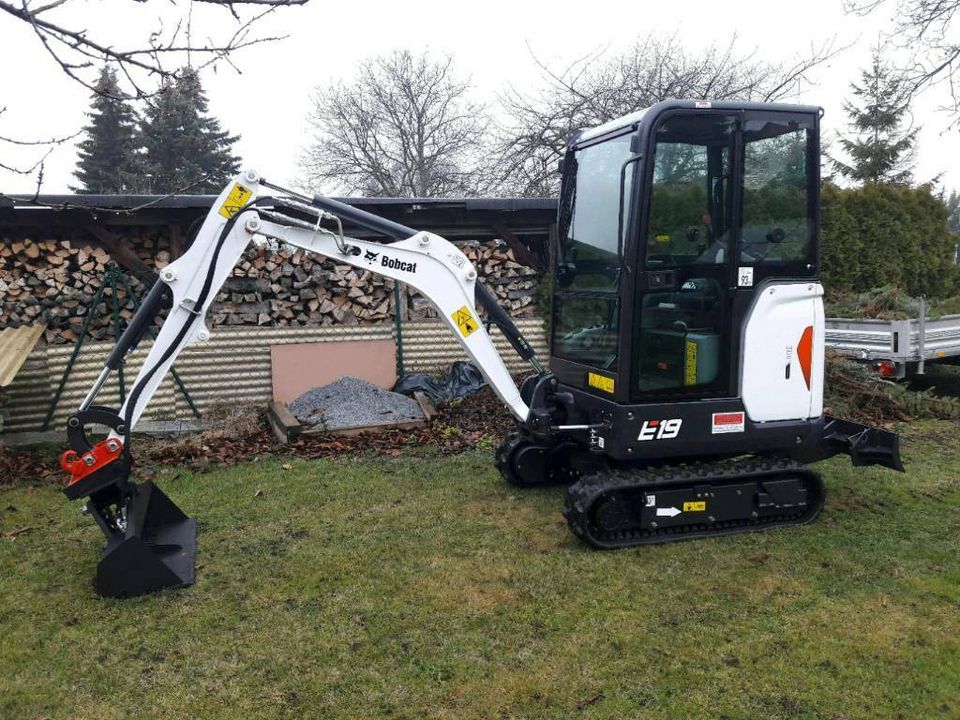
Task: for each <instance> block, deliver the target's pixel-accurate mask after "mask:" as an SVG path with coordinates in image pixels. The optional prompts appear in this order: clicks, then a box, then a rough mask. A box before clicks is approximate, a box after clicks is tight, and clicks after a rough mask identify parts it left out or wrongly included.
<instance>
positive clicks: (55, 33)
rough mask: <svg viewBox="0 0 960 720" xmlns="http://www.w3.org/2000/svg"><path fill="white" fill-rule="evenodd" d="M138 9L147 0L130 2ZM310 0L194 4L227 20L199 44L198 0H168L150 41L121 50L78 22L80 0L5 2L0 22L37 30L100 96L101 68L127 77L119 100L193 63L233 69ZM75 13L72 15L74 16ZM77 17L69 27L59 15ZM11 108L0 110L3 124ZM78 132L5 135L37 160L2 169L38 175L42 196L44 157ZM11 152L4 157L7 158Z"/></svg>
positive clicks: (0, 142)
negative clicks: (276, 19)
mask: <svg viewBox="0 0 960 720" xmlns="http://www.w3.org/2000/svg"><path fill="white" fill-rule="evenodd" d="M127 2H131V3H136V4H138V5H140V4H145V3H144V2H143V0H127ZM307 2H309V0H196V3H197V4H200V5H203V6H220V7H221V8H223V11H224V13H226V14H227V17H228V18H230V22H229V23H223V22H219V23H217V27H218V28H221V30H220V32H219V34H217V35H214V36H210V35H207V34H206V32H204V35H203V37H202V39H199V38H197V37H196V35H197V33H195V32H194V28H193V24H194V0H169V2H168V3H167V4H165V5H164V8H163V10H162V11H160V12H159V13H158V14H157V16H156V17H155V18H154V19H153V22H154V24H155V28H156V29H155V30H153V31H152V32H149V33H146V37H136V38H134V39H133V40H132V41H131V42H130V43H129V44H128V45H117V44H115V43H113V42H111V41H110V40H108V39H106V38H105V37H104V35H105V32H104V31H103V30H101V29H98V28H96V27H94V28H92V29H91V28H87V27H86V26H80V25H78V24H76V20H75V18H76V16H77V13H76V12H75V10H76V8H77V7H79V6H80V5H83V3H82V2H79V0H47V1H46V2H43V1H42V0H41V1H40V2H37V1H35V0H19V1H18V2H14V1H13V0H0V18H5V19H6V20H7V21H8V22H20V23H23V24H25V25H27V26H29V28H30V29H31V30H32V31H33V33H34V35H35V36H36V38H37V41H38V42H40V43H41V44H42V46H43V48H44V49H45V50H46V51H47V53H48V54H49V56H50V57H51V59H52V60H53V61H54V62H55V63H56V64H57V65H58V66H59V67H60V69H61V70H62V71H63V72H64V74H66V75H67V77H69V78H70V79H71V80H73V81H74V82H77V83H79V84H81V85H83V86H84V87H86V88H87V89H89V90H90V91H92V92H99V90H98V89H97V79H98V78H99V76H100V72H101V70H102V69H103V67H104V66H106V65H109V66H110V67H112V68H114V69H115V70H116V71H117V72H118V74H119V75H120V77H121V78H122V79H123V81H124V83H123V86H124V87H125V88H128V89H129V90H124V91H123V92H122V94H121V95H118V99H130V98H135V99H141V98H147V97H150V96H152V95H153V94H154V93H155V92H156V91H157V89H158V88H159V87H161V85H162V84H163V83H164V82H169V81H171V80H174V79H175V78H176V76H177V73H178V71H179V69H181V68H183V67H184V66H192V67H193V68H194V69H196V70H201V69H203V68H205V67H208V66H211V65H215V64H217V63H220V62H223V63H226V64H227V65H229V66H231V67H233V68H234V69H236V65H234V63H233V60H232V55H233V53H235V52H237V51H238V50H242V49H244V48H248V47H251V46H253V45H259V44H261V43H265V42H270V41H273V40H279V39H281V36H272V35H263V34H258V33H257V31H256V26H257V24H258V23H259V21H261V20H262V19H264V18H265V17H266V16H268V15H270V14H271V13H273V12H275V11H277V10H279V9H280V8H283V7H286V6H291V5H304V4H306V3H307ZM71 11H73V12H71ZM65 17H71V18H74V20H73V22H69V21H67V20H64V19H62V18H65ZM6 110H7V108H6V107H0V121H2V120H3V117H2V116H3V113H4V112H5V111H6ZM78 134H79V133H73V134H68V135H65V136H63V137H55V138H41V139H38V138H15V137H10V136H8V135H5V134H3V133H0V149H2V148H3V147H4V146H7V149H8V150H10V149H12V148H14V147H21V148H23V147H32V148H35V149H36V154H35V155H34V157H33V159H31V160H28V161H27V162H25V163H19V164H17V163H11V162H0V169H3V170H6V171H8V172H12V173H16V174H19V175H24V176H33V177H34V178H35V180H36V185H37V188H38V192H39V187H40V185H41V184H42V182H43V163H44V160H45V159H46V157H47V156H48V155H49V154H50V153H51V152H52V151H53V150H54V149H55V148H56V147H57V146H59V145H62V144H64V143H66V142H68V141H70V140H72V139H73V138H75V137H76V136H77V135H78ZM8 154H9V153H8V152H6V151H5V152H3V156H4V157H5V158H6V156H7V155H8Z"/></svg>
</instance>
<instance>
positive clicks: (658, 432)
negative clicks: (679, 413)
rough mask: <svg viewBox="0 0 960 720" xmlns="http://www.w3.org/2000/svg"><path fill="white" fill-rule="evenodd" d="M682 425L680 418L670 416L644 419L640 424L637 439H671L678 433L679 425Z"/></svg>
mask: <svg viewBox="0 0 960 720" xmlns="http://www.w3.org/2000/svg"><path fill="white" fill-rule="evenodd" d="M681 425H683V420H682V419H681V418H672V419H670V420H644V421H643V425H641V426H640V434H639V435H637V440H640V441H641V442H642V441H645V440H673V438H675V437H676V436H677V435H679V434H680V426H681Z"/></svg>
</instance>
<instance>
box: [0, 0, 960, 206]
mask: <svg viewBox="0 0 960 720" xmlns="http://www.w3.org/2000/svg"><path fill="white" fill-rule="evenodd" d="M71 2H72V3H73V4H74V8H73V9H72V10H71V11H70V12H67V13H63V14H61V15H59V16H57V17H58V18H61V19H62V20H63V22H64V23H67V22H75V24H77V25H79V26H85V27H87V28H88V29H90V34H91V36H92V37H95V38H98V39H99V38H105V39H106V41H107V42H115V43H117V44H118V45H119V44H124V45H127V46H129V45H130V40H129V38H138V37H144V38H145V37H146V36H147V35H148V34H149V33H150V32H151V31H152V30H153V29H155V18H156V17H157V15H158V14H159V13H161V12H162V11H163V10H164V8H169V7H170V5H169V0H159V2H158V0H152V2H150V3H147V4H146V5H141V4H139V3H132V2H125V1H124V2H121V1H115V2H108V1H106V0H104V1H103V2H95V1H94V2H87V1H86V0H71ZM601 7H602V10H600V8H601ZM585 8H587V10H585ZM594 8H598V11H597V12H592V10H593V9H594ZM893 9H894V6H893V3H890V4H889V7H885V8H881V11H880V12H877V13H875V14H873V15H871V16H870V17H869V18H866V19H864V18H861V17H857V16H851V15H847V14H845V13H844V11H843V6H842V3H841V0H807V1H806V2H803V3H792V4H788V3H771V2H770V1H769V0H738V1H737V2H733V3H717V2H696V1H693V0H675V2H671V3H642V2H634V3H623V4H622V5H619V6H617V5H605V6H604V5H603V4H600V5H598V6H591V5H587V6H585V5H583V4H582V3H577V4H573V3H569V4H568V3H562V2H556V1H553V2H549V3H538V2H518V1H517V0H512V1H511V2H504V1H502V0H486V1H485V2H483V3H471V4H464V3H451V2H449V0H447V1H446V2H419V3H418V2H413V1H408V2H404V3H397V2H389V3H387V2H383V3H370V2H367V3H350V2H346V3H344V2H338V3H334V2H329V0H313V2H311V3H310V4H308V5H307V6H306V7H303V8H296V7H294V8H289V9H285V10H283V11H282V12H279V13H277V14H276V16H275V19H273V20H271V21H270V23H269V24H266V25H264V27H263V30H264V31H266V32H269V33H287V34H288V35H289V37H288V38H287V39H286V40H284V41H282V42H279V43H273V44H269V45H263V46H259V47H254V48H251V49H248V50H245V51H242V52H241V53H239V54H238V55H237V56H236V57H235V62H236V63H237V64H238V66H239V67H240V69H241V70H242V71H243V72H242V74H237V73H236V72H235V71H234V70H232V69H231V68H229V67H228V66H226V65H222V66H221V67H220V68H219V69H218V71H217V72H216V73H214V72H211V71H208V72H207V73H206V74H205V76H204V78H203V79H204V84H205V87H206V90H207V93H208V95H209V98H210V105H211V110H212V112H213V113H214V114H216V116H217V117H219V118H220V120H221V122H222V123H223V125H224V126H225V128H226V129H228V130H229V131H230V132H233V133H238V134H240V135H241V140H240V142H239V143H238V144H237V147H236V150H237V152H238V154H239V155H240V156H241V157H242V158H243V161H244V165H245V166H247V167H253V168H255V169H257V170H258V171H260V172H261V173H263V174H264V175H265V176H266V177H269V178H271V179H274V180H277V181H284V182H292V181H294V180H295V179H296V177H297V175H298V171H297V158H298V156H299V154H300V152H301V150H302V149H303V147H304V146H305V144H306V143H307V142H308V138H309V136H308V126H307V122H306V118H307V115H308V112H309V109H310V106H311V102H310V96H311V91H312V89H313V88H314V87H316V86H317V85H321V84H324V83H327V82H329V81H330V80H331V79H335V78H338V77H342V76H345V77H349V76H350V75H351V73H352V72H353V70H354V68H355V66H356V65H357V63H358V62H360V61H361V60H363V59H364V58H366V57H369V56H372V55H376V54H379V53H383V52H387V51H389V50H391V49H393V48H397V47H401V48H409V49H410V50H412V51H414V52H416V51H420V50H424V49H427V50H430V51H431V52H436V53H438V54H450V55H453V56H454V58H455V60H456V64H457V66H458V68H459V70H460V72H461V73H463V74H465V75H468V76H470V78H471V79H472V81H473V84H474V86H475V95H476V97H477V99H487V98H488V99H490V100H493V99H494V97H495V95H496V93H497V92H499V91H501V90H502V89H504V88H505V87H507V86H509V85H513V86H514V87H516V88H519V89H521V90H524V89H534V88H536V87H537V86H538V83H539V70H538V69H537V67H536V65H535V64H534V62H533V60H532V58H531V51H532V52H533V53H535V54H536V56H537V57H539V58H540V59H541V60H543V61H545V62H547V63H548V64H551V65H555V66H558V67H559V66H562V65H563V64H565V63H567V62H569V61H570V60H571V59H574V58H577V57H580V56H582V55H585V54H587V53H590V52H593V51H594V50H596V49H597V48H600V47H609V49H610V51H611V52H615V51H616V50H617V49H618V48H622V47H623V46H625V45H627V44H629V43H630V42H631V41H632V40H633V39H635V38H636V37H638V36H642V35H645V34H647V33H656V34H662V35H665V36H667V35H671V34H674V33H676V34H677V35H678V37H679V38H680V39H681V40H682V42H683V43H684V44H685V45H686V46H687V47H688V48H689V49H690V50H691V51H692V52H695V51H696V49H697V48H699V47H706V46H708V45H710V44H711V43H718V44H721V45H725V44H726V43H727V42H728V41H729V39H730V37H731V36H732V35H733V34H734V33H736V35H737V37H738V45H739V46H741V48H742V51H743V52H749V51H752V50H756V52H757V54H758V57H761V58H763V59H765V60H769V61H771V62H780V61H785V62H790V61H793V60H795V59H796V58H797V57H798V56H800V55H806V54H809V53H810V49H811V46H812V45H816V46H819V45H821V44H822V43H824V42H827V41H830V40H834V41H835V43H836V46H837V47H845V46H848V45H849V46H850V47H849V48H848V49H846V50H844V51H843V52H841V53H840V54H839V55H838V56H837V57H836V58H835V59H834V60H832V61H831V62H830V63H829V64H828V65H826V66H824V67H821V68H820V69H818V70H817V71H816V73H815V77H814V82H812V83H810V84H809V85H806V86H804V87H802V88H800V90H799V92H798V93H797V94H796V96H795V97H794V98H792V99H794V100H796V101H798V102H806V103H812V104H818V105H821V106H823V107H824V108H825V110H826V116H825V119H824V123H825V127H826V128H827V129H828V130H835V129H842V128H843V127H844V125H845V123H846V117H845V115H844V113H843V109H842V103H843V101H844V99H845V97H847V96H848V93H849V84H850V82H851V81H853V80H858V79H859V73H860V70H861V69H862V68H863V67H864V66H865V65H866V64H867V63H868V62H869V56H870V47H871V45H872V44H874V43H876V41H877V38H878V36H879V34H880V33H881V31H882V30H884V29H887V28H889V27H890V26H891V22H890V13H891V12H892V10H893ZM71 12H72V13H73V15H72V16H71ZM196 12H197V15H198V16H199V17H198V18H197V21H196V24H197V25H198V26H200V25H202V26H204V27H205V28H207V29H208V31H209V32H216V29H217V28H218V27H222V28H228V27H229V26H230V23H232V22H233V21H232V20H231V18H230V17H229V15H228V14H227V13H225V12H224V11H223V10H222V9H218V8H209V7H202V8H198V10H197V11H196ZM0 48H2V53H3V58H4V66H5V68H6V69H5V71H4V74H3V76H2V79H0V107H3V106H6V107H7V112H6V113H5V114H3V115H2V116H0V135H5V136H8V137H9V136H12V137H20V138H25V139H30V138H37V137H44V136H56V135H65V134H69V133H72V132H74V131H76V130H77V129H79V128H80V127H82V126H83V124H84V122H85V116H84V113H85V111H86V110H87V109H88V107H89V92H88V91H87V90H86V89H85V88H83V87H80V86H79V85H77V84H76V83H74V82H72V81H71V80H69V79H68V78H67V77H66V76H65V75H64V74H63V72H62V71H61V70H60V68H59V67H58V66H57V65H56V64H55V63H54V61H53V60H52V59H51V58H50V57H49V55H47V54H46V52H45V51H44V49H43V47H42V45H41V44H40V42H39V41H38V40H37V38H36V37H35V36H34V35H33V33H32V31H31V29H30V28H29V27H28V26H27V25H26V24H24V23H21V22H19V21H16V20H13V19H9V18H8V17H6V16H0ZM942 94H943V93H942V91H938V90H933V91H930V92H928V93H927V94H926V95H924V96H923V97H922V98H921V99H920V100H919V102H918V103H917V104H916V106H915V107H914V109H913V112H914V118H913V121H914V123H915V124H917V125H920V126H922V128H923V129H922V133H921V136H920V142H919V153H918V158H917V160H918V163H917V168H916V172H915V176H916V179H917V180H927V179H930V178H933V177H935V176H937V175H941V174H942V176H943V184H944V185H946V186H947V187H948V188H952V187H958V188H960V166H958V163H957V160H956V159H957V158H958V157H960V132H958V131H957V130H948V129H947V126H948V123H949V118H948V117H946V116H945V115H942V114H939V113H937V112H936V108H937V107H938V106H939V105H940V104H942V103H943V102H944V97H943V96H942ZM0 152H3V153H4V157H3V158H0V160H2V161H8V160H12V159H18V158H17V156H15V155H12V154H11V153H10V150H9V148H8V147H7V146H3V145H0ZM19 159H20V160H21V162H22V161H24V160H25V158H24V157H19ZM75 161H76V156H75V149H74V148H73V147H72V146H66V147H62V148H60V149H58V150H57V151H56V152H55V153H54V154H53V155H52V156H51V157H50V158H49V159H48V161H47V164H46V176H45V181H44V185H43V192H47V193H53V192H67V186H68V185H69V184H70V183H72V182H73V178H72V173H73V169H74V164H75ZM32 189H33V188H32V185H31V184H30V182H29V181H27V180H25V179H24V178H22V177H17V176H15V175H11V174H10V173H5V172H2V171H0V191H2V192H32Z"/></svg>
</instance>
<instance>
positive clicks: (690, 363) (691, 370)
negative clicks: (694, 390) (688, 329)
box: [684, 340, 697, 385]
mask: <svg viewBox="0 0 960 720" xmlns="http://www.w3.org/2000/svg"><path fill="white" fill-rule="evenodd" d="M684 370H685V371H684V384H686V385H696V384H697V344H696V343H695V342H694V341H693V340H687V363H686V367H685V369H684Z"/></svg>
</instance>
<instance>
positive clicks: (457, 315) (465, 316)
mask: <svg viewBox="0 0 960 720" xmlns="http://www.w3.org/2000/svg"><path fill="white" fill-rule="evenodd" d="M451 317H452V318H453V321H454V322H455V323H456V324H457V327H458V328H460V334H461V335H463V336H464V337H470V335H471V334H472V333H474V332H475V331H476V329H477V328H478V327H480V323H478V322H477V321H476V320H475V319H474V317H473V313H472V312H470V308H468V307H467V306H466V305H464V306H463V307H462V308H460V309H459V310H454V311H453V315H451Z"/></svg>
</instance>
